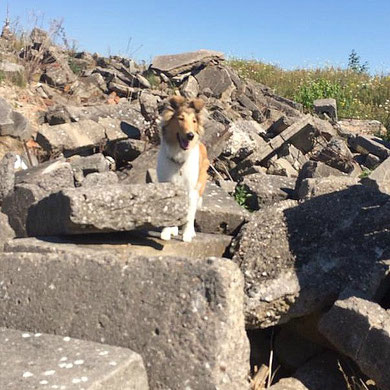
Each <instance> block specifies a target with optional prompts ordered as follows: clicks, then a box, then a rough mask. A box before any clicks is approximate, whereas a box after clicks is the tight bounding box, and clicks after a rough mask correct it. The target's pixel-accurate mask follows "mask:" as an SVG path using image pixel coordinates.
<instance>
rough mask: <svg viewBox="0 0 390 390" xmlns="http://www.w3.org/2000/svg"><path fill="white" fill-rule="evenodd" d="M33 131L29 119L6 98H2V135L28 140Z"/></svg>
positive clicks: (0, 131) (0, 127)
mask: <svg viewBox="0 0 390 390" xmlns="http://www.w3.org/2000/svg"><path fill="white" fill-rule="evenodd" d="M32 133H33V128H32V127H31V126H30V124H29V122H28V121H27V119H26V118H25V117H24V116H23V115H22V114H21V113H20V112H17V111H14V110H13V109H12V107H11V106H10V105H9V104H8V102H7V101H6V100H5V99H3V98H0V135H1V136H4V135H9V136H11V137H14V138H18V139H21V140H27V139H29V138H30V137H31V135H32Z"/></svg>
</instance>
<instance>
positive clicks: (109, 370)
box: [0, 29, 390, 390]
mask: <svg viewBox="0 0 390 390" xmlns="http://www.w3.org/2000/svg"><path fill="white" fill-rule="evenodd" d="M5 36H7V38H5ZM12 39H14V38H12V36H11V35H9V34H8V35H7V34H5V35H4V37H2V38H0V40H4V41H7V42H8V43H9V42H10V41H9V40H12ZM7 42H3V43H4V45H5V46H4V47H9V45H8V43H7ZM7 45H8V46H7ZM18 56H20V57H21V58H23V59H24V60H26V59H27V58H30V57H29V56H31V59H33V60H34V61H37V62H38V63H39V64H40V65H41V66H40V67H39V69H38V70H37V74H35V75H34V79H36V80H39V83H36V85H35V84H34V87H33V86H32V85H28V88H29V89H31V91H30V92H31V96H36V97H37V99H38V100H37V101H39V104H40V106H39V107H40V108H39V110H37V112H38V111H39V112H38V113H37V114H36V120H35V121H32V120H31V119H30V118H29V119H27V117H26V116H24V115H22V113H21V112H19V111H18V109H14V108H13V106H11V105H10V103H9V102H8V101H6V100H5V99H1V101H0V141H2V142H0V152H1V154H0V155H1V157H3V156H5V157H4V158H3V159H2V160H1V162H0V206H1V209H0V275H1V276H0V326H1V327H2V328H1V330H0V350H2V351H3V353H4V354H6V356H7V359H6V360H5V363H4V362H3V363H2V364H3V366H4V367H6V369H5V370H2V372H1V373H0V387H4V388H5V386H8V387H7V388H10V389H13V388H15V389H16V388H21V386H24V385H22V384H24V383H26V384H28V385H26V386H30V387H26V386H25V387H23V388H26V389H29V388H37V387H36V386H44V385H46V382H44V383H43V382H42V381H47V382H48V383H47V384H49V383H51V380H53V379H56V380H57V379H58V381H60V380H61V381H62V382H61V383H64V385H66V386H68V387H67V388H79V387H77V386H76V387H71V385H77V384H78V383H73V384H72V383H70V382H72V380H73V379H75V380H76V379H80V380H81V381H83V378H88V381H89V384H90V385H91V386H95V387H93V388H97V387H98V386H100V387H102V386H103V387H104V386H105V387H104V388H107V389H109V388H112V389H114V388H115V389H122V388H123V389H125V388H126V389H127V388H129V389H133V388H134V389H136V390H140V389H144V388H145V389H147V388H148V386H149V388H150V389H166V390H168V389H172V390H179V389H180V390H182V389H187V390H189V389H192V390H204V389H210V390H211V389H214V390H217V389H219V390H242V389H248V390H249V388H250V386H251V385H250V378H249V377H250V376H251V375H252V376H253V375H254V374H255V371H256V370H255V368H256V367H257V368H258V367H261V366H262V365H268V364H269V362H270V359H269V351H270V349H272V351H273V353H274V357H273V358H274V359H275V362H274V368H275V367H276V365H277V364H280V365H281V369H280V371H279V372H278V373H277V374H276V376H275V378H274V379H275V380H274V382H273V384H272V386H271V387H270V388H271V389H275V390H287V389H294V390H297V389H304V390H317V389H318V390H328V389H329V390H331V389H332V390H336V389H337V390H339V389H340V390H341V389H348V388H351V387H347V381H348V380H350V378H351V377H358V378H359V379H361V380H362V381H364V383H369V381H370V380H371V381H375V383H376V386H378V387H377V388H378V389H382V390H386V389H389V388H390V382H389V378H388V370H387V366H386V363H387V362H388V359H389V351H388V348H387V347H388V344H389V341H388V337H387V336H388V327H389V326H388V322H389V321H388V318H387V317H388V309H389V307H390V304H389V302H390V298H389V297H390V292H389V291H390V286H389V282H388V281H389V278H388V275H389V270H390V268H389V266H390V263H389V259H390V236H389V231H390V224H389V220H390V198H389V194H390V179H389V174H388V172H389V171H390V167H389V164H390V160H389V159H390V145H389V144H388V143H386V142H385V141H383V140H382V138H379V137H378V136H377V135H378V134H382V135H383V134H384V131H385V130H384V129H383V125H381V124H380V123H376V122H375V121H358V120H345V119H342V120H339V121H338V117H337V104H336V102H335V101H334V99H325V100H321V101H316V102H315V104H314V106H315V110H314V112H313V114H311V113H306V112H304V111H303V108H302V105H301V104H299V103H296V102H294V101H291V100H289V99H286V98H284V97H281V96H278V95H276V94H275V93H274V92H273V91H272V90H271V89H270V88H268V87H267V86H264V85H262V84H260V83H258V82H255V81H252V80H249V79H243V78H241V77H240V76H239V75H238V74H237V72H236V71H235V70H234V69H233V68H231V67H230V66H229V64H228V62H226V61H225V60H224V56H223V53H220V52H216V51H212V50H199V51H196V52H188V53H182V54H173V55H164V56H158V57H156V58H154V59H153V60H152V62H151V65H150V66H149V67H146V66H145V65H140V64H137V63H136V62H135V61H134V60H132V59H130V58H125V57H120V56H111V57H103V56H100V55H98V54H93V55H92V54H90V53H87V52H79V53H74V55H73V56H72V57H69V54H68V52H66V51H65V50H63V49H62V48H60V47H58V46H56V45H55V44H54V43H53V42H52V41H51V40H50V38H49V35H48V34H47V33H46V32H45V31H43V30H40V29H34V30H33V32H32V34H31V36H30V38H29V40H28V42H27V44H26V46H25V47H24V48H23V49H22V51H21V52H20V53H18V54H17V56H16V57H10V58H18ZM12 64H13V63H12V61H11V60H10V63H7V64H5V63H4V61H3V62H2V65H1V66H5V67H7V69H11V70H12V69H14V70H15V71H18V72H20V71H22V69H21V68H20V67H18V64H17V61H16V60H15V63H14V65H15V66H14V65H12ZM75 70H77V75H76V73H75ZM173 94H177V95H182V96H184V97H186V98H189V99H191V98H200V99H203V101H204V102H205V112H204V130H205V131H204V135H203V136H202V142H204V144H205V145H206V147H207V150H208V158H209V160H210V162H211V167H210V169H209V171H208V175H209V179H208V183H207V186H206V191H205V193H204V195H203V204H202V206H201V207H200V208H199V210H198V211H197V215H196V221H195V227H196V231H197V236H196V237H195V239H194V240H193V241H192V242H191V243H187V242H183V241H182V240H181V233H182V232H181V230H179V235H178V237H174V238H172V240H171V241H163V240H161V239H160V232H161V228H162V227H164V226H182V225H183V224H184V223H185V220H186V214H187V209H188V204H187V203H188V195H187V193H186V191H185V190H184V188H182V187H178V186H176V185H173V184H171V183H158V182H157V174H156V163H157V150H158V144H159V142H160V117H161V113H162V111H163V110H164V108H165V107H166V104H167V100H168V97H169V96H171V95H173ZM7 153H9V154H7ZM19 160H21V161H22V160H23V162H25V165H26V166H27V169H15V166H16V165H15V162H16V161H19ZM24 168H25V166H24ZM345 291H354V293H352V294H350V295H349V296H345ZM292 329H293V330H292ZM37 334H39V335H41V336H36V335H37ZM23 335H28V336H23ZM248 338H249V342H248ZM65 339H66V340H67V341H66V343H65ZM249 345H250V347H249ZM270 345H272V347H270ZM9 346H12V348H11V347H9ZM69 346H71V348H70V349H64V350H63V353H62V354H61V356H59V355H58V354H57V352H58V348H69ZM274 346H275V348H274ZM37 348H39V351H41V352H42V351H43V352H42V353H40V354H37V353H35V351H36V350H37ZM249 348H250V350H249ZM23 351H24V352H23ZM95 351H101V352H104V351H107V352H108V353H107V356H111V355H113V354H115V363H116V365H115V366H114V364H111V365H110V364H106V363H107V362H106V360H105V359H106V358H105V357H103V355H99V354H98V355H96V354H95ZM133 351H134V352H133ZM77 353H80V354H81V355H76V354H77ZM84 353H85V358H84V355H83V354H84ZM73 355H74V356H73ZM76 356H77V357H76ZM79 356H82V357H79ZM104 356H105V355H104ZM346 356H347V357H348V359H350V360H348V361H347V363H346V364H345V365H343V367H352V368H353V370H352V371H348V369H347V368H345V372H344V374H345V375H342V374H341V373H340V369H339V367H338V364H337V362H339V361H344V360H343V359H347V358H346ZM61 357H67V358H68V359H70V360H72V362H73V361H81V360H83V361H86V359H87V358H88V359H90V364H89V365H88V367H87V366H86V365H83V364H80V367H78V365H77V364H76V365H75V363H74V364H73V367H72V369H74V370H75V371H74V372H75V374H72V375H64V374H63V372H62V371H61V370H58V369H55V368H51V365H50V364H52V363H53V362H55V361H57V360H58V359H61ZM10 362H11V363H12V362H14V363H13V364H12V367H10V365H11V363H10ZM31 362H32V363H31ZM64 362H65V361H64ZM110 362H111V360H110V361H109V363H110ZM112 362H114V360H112ZM30 363H31V365H30V366H29V364H30ZM60 363H61V362H60ZM5 364H6V365H7V366H5ZM43 366H45V367H46V366H47V367H46V368H45V370H44V369H43V368H42V367H43ZM49 366H50V367H49ZM76 366H77V367H76ZM26 367H27V368H26ZM41 368H42V369H41ZM60 368H61V367H60ZM81 369H85V370H86V371H85V372H84V371H83V372H81V371H80V370H81ZM23 370H24V371H23ZM48 370H56V375H55V376H54V375H53V376H50V378H49V375H46V376H47V378H46V376H45V375H44V373H45V372H48ZM77 370H79V371H77ZM22 371H23V372H22ZM38 371H39V372H38ZM76 371H77V372H76ZM26 372H29V373H31V375H28V376H27V377H26V376H23V374H24V373H26ZM42 372H43V374H42ZM42 375H43V376H42ZM54 377H55V378H54ZM348 378H349V379H348ZM38 380H39V381H38ZM37 381H38V382H37ZM69 381H70V382H69ZM11 383H12V384H11ZM53 383H54V382H53ZM58 383H59V382H58ZM4 384H6V385H4ZM10 386H11V387H10ZM12 386H13V387H12ZM18 386H19V387H18ZM34 386H35V387H34ZM132 386H133V387H132ZM367 386H369V385H367ZM370 386H371V385H370ZM103 387H102V388H103ZM86 388H88V387H86ZM91 388H92V387H91Z"/></svg>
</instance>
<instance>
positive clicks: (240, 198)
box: [233, 185, 253, 211]
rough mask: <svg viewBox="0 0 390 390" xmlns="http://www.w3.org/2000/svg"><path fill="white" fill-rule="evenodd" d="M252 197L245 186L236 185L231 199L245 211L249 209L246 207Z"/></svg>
mask: <svg viewBox="0 0 390 390" xmlns="http://www.w3.org/2000/svg"><path fill="white" fill-rule="evenodd" d="M252 196H253V195H252V194H250V193H249V191H248V188H247V187H246V186H245V185H237V186H236V189H235V191H234V194H233V197H234V199H235V201H236V202H237V203H238V204H239V205H240V206H242V207H244V208H245V209H247V210H250V211H251V209H250V208H249V206H248V204H247V203H248V199H250V198H251V197H252Z"/></svg>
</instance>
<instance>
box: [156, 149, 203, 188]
mask: <svg viewBox="0 0 390 390" xmlns="http://www.w3.org/2000/svg"><path fill="white" fill-rule="evenodd" d="M169 152H170V151H169V150H167V148H166V145H162V146H161V147H160V150H159V154H158V161H157V176H158V181H159V182H171V183H175V184H181V185H184V186H186V187H187V188H188V189H194V188H195V187H196V184H197V182H198V177H199V145H196V146H195V147H194V148H192V149H191V150H190V151H188V152H182V153H181V154H180V155H178V156H175V155H173V156H172V155H171V153H169ZM179 159H180V160H184V162H183V163H182V164H180V163H177V162H175V160H179Z"/></svg>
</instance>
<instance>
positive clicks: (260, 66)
mask: <svg viewBox="0 0 390 390" xmlns="http://www.w3.org/2000/svg"><path fill="white" fill-rule="evenodd" d="M229 63H230V65H231V66H232V67H233V68H234V69H235V70H236V71H237V72H238V73H239V74H240V75H241V76H242V77H244V78H246V79H253V80H254V81H257V82H259V83H262V84H264V85H267V86H268V87H270V88H272V89H273V90H274V91H275V93H277V94H279V95H281V96H284V97H286V98H289V99H292V100H295V101H297V102H299V103H302V104H303V106H304V108H305V110H307V111H311V109H312V106H313V101H314V100H315V99H319V98H327V97H332V98H335V99H336V101H337V106H338V115H339V118H340V119H342V118H355V119H376V120H379V121H380V122H382V123H383V124H384V126H385V127H386V128H387V131H388V133H387V134H388V135H387V137H388V138H389V139H390V75H383V74H382V75H370V74H369V73H368V72H367V70H368V64H367V63H366V62H365V63H363V64H362V63H361V61H360V57H359V56H358V55H357V54H356V52H355V51H352V52H351V54H350V56H349V65H348V68H347V69H342V68H337V67H333V66H327V67H322V68H317V69H295V70H284V69H282V68H280V67H278V66H276V65H271V64H266V63H263V62H260V61H256V60H241V59H231V60H230V61H229Z"/></svg>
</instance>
